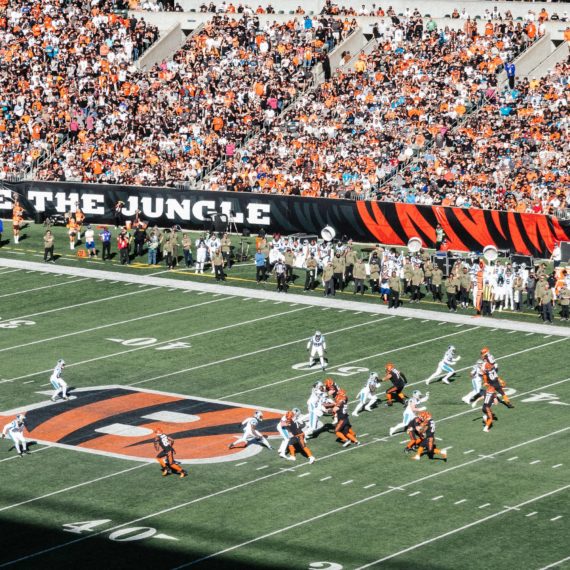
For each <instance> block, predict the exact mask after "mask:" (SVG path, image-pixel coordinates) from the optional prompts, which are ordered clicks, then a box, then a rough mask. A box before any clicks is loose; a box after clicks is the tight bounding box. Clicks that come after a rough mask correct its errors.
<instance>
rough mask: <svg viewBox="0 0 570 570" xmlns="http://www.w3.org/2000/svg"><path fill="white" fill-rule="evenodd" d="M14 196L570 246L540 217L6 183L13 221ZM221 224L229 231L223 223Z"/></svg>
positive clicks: (171, 215)
mask: <svg viewBox="0 0 570 570" xmlns="http://www.w3.org/2000/svg"><path fill="white" fill-rule="evenodd" d="M15 196H18V199H19V201H20V203H21V204H22V206H23V207H24V209H25V211H26V213H27V215H28V217H30V218H32V219H34V218H36V217H37V216H38V214H40V217H41V214H44V213H45V214H46V215H53V214H64V213H65V212H66V211H70V210H71V211H75V208H76V205H77V204H79V206H80V207H81V209H82V210H83V212H84V214H85V215H86V217H87V220H88V221H91V222H93V223H112V222H114V221H115V217H114V213H115V205H116V203H117V202H119V201H122V202H124V204H125V206H124V209H123V215H124V216H125V217H126V218H127V219H128V218H130V217H134V215H135V212H136V211H137V210H140V218H141V219H143V220H147V221H148V222H149V224H150V225H151V226H152V225H155V224H157V225H158V226H161V227H168V226H172V225H174V224H177V225H180V226H181V227H182V228H184V229H198V230H202V229H209V228H210V227H212V224H213V223H214V221H218V222H220V220H221V221H222V222H223V223H225V224H226V225H227V226H228V227H229V225H230V223H231V224H232V227H233V228H235V229H237V230H238V231H243V230H244V229H246V230H249V231H251V232H253V233H257V232H258V231H260V230H261V229H263V230H264V231H265V232H266V233H268V234H269V233H281V234H284V235H291V234H295V233H299V234H311V235H314V234H317V235H320V232H321V230H322V229H323V228H324V227H326V226H331V227H333V228H334V229H335V230H336V235H337V237H342V236H346V238H350V239H353V240H355V241H358V242H364V243H370V242H379V243H383V244H390V245H396V246H402V245H406V244H407V243H408V240H409V239H410V238H411V237H414V236H417V237H419V238H420V239H421V240H422V242H423V245H424V246H427V247H433V246H434V245H435V239H436V227H437V226H438V225H440V226H441V228H442V229H443V231H444V232H445V234H446V236H447V239H448V242H449V244H448V245H449V249H451V250H458V251H475V252H481V251H482V250H483V248H484V247H485V246H487V245H494V246H496V247H497V248H498V249H500V250H511V252H513V253H518V254H523V255H532V256H534V257H537V258H547V257H549V256H550V252H551V251H552V249H553V248H554V245H555V243H556V242H560V241H570V220H559V219H557V218H555V217H552V216H546V215H541V214H519V213H515V212H504V211H496V210H479V209H474V208H472V209H462V208H452V207H444V206H419V205H414V204H402V203H391V202H371V201H366V200H363V201H352V200H333V199H326V198H305V197H300V196H280V195H267V194H250V193H236V192H206V191H199V190H190V191H176V190H173V189H172V188H147V187H138V186H120V185H103V184H75V183H71V182H69V183H67V182H20V183H4V185H3V186H2V187H1V188H0V215H2V217H9V215H10V211H11V209H12V201H13V199H14V197H15ZM223 223H222V225H223Z"/></svg>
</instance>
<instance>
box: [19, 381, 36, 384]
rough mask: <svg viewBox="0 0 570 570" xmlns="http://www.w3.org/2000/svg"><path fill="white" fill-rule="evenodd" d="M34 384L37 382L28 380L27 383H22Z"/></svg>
mask: <svg viewBox="0 0 570 570" xmlns="http://www.w3.org/2000/svg"><path fill="white" fill-rule="evenodd" d="M34 382H35V380H28V381H27V382H22V384H32V383H34Z"/></svg>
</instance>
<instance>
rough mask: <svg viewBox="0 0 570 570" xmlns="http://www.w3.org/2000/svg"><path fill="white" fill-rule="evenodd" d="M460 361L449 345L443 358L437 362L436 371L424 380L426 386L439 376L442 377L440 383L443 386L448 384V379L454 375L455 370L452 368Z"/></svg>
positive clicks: (452, 347)
mask: <svg viewBox="0 0 570 570" xmlns="http://www.w3.org/2000/svg"><path fill="white" fill-rule="evenodd" d="M460 360H461V356H459V355H456V354H455V347H454V346H453V345H452V344H450V345H449V346H448V347H447V350H446V352H445V354H444V355H443V358H442V359H441V360H440V361H439V364H438V365H437V370H436V371H435V372H434V373H433V374H432V375H431V376H430V377H429V378H428V379H427V380H426V385H428V384H429V383H430V382H431V381H432V380H435V379H436V378H438V377H439V376H443V378H442V379H441V381H442V382H443V383H444V384H449V379H450V378H451V377H452V376H453V375H454V374H455V368H453V366H454V365H455V364H456V363H457V362H459V361H460Z"/></svg>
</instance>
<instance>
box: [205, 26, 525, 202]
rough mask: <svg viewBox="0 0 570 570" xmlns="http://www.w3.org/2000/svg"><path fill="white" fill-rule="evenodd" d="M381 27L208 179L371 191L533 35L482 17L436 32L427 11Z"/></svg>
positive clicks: (432, 138)
mask: <svg viewBox="0 0 570 570" xmlns="http://www.w3.org/2000/svg"><path fill="white" fill-rule="evenodd" d="M377 32H378V33H377V42H378V44H377V47H376V48H375V49H374V50H373V51H372V52H371V53H369V54H368V55H366V54H364V53H362V54H361V55H360V57H359V58H358V59H357V61H356V62H355V64H354V65H353V67H352V69H350V70H341V71H340V72H339V73H338V74H337V75H335V76H334V77H333V78H332V79H331V80H328V81H326V82H325V83H323V84H322V85H321V86H319V87H318V88H317V89H316V90H313V91H310V92H309V93H307V94H305V95H304V96H302V97H301V98H300V99H299V101H298V102H297V103H296V104H295V108H294V110H293V112H290V113H288V115H287V117H286V119H285V120H284V121H282V122H280V123H277V124H276V125H274V126H273V128H271V129H267V130H266V131H265V132H264V133H262V134H261V135H260V136H258V137H256V138H255V140H253V141H251V142H250V144H248V145H247V146H246V147H245V148H244V149H241V150H240V151H238V152H237V153H236V154H235V155H234V156H232V157H228V159H227V160H226V161H225V163H224V165H223V168H221V169H219V170H217V171H216V172H214V174H213V175H212V176H211V177H210V179H209V181H208V186H207V187H208V188H211V189H219V190H226V189H227V190H245V191H251V192H266V193H289V194H296V195H303V196H321V197H346V196H347V197H354V196H362V197H364V196H368V195H370V194H371V192H373V191H375V189H376V188H377V187H378V185H379V183H380V182H381V181H382V180H383V179H384V178H385V177H387V176H388V175H390V174H391V173H393V172H394V171H395V170H396V169H397V168H398V166H399V165H400V164H402V163H404V162H406V161H408V160H409V159H410V158H412V157H413V156H414V155H417V154H419V153H421V152H422V150H423V149H425V148H426V147H428V146H431V144H432V143H433V144H436V145H440V144H444V143H445V141H446V137H447V134H448V133H449V132H453V127H454V125H455V124H456V123H457V122H458V121H460V120H461V119H462V118H463V117H464V116H465V115H466V114H468V113H469V112H470V111H471V110H473V109H475V108H476V107H477V106H478V105H480V104H481V103H482V102H484V101H485V99H486V98H488V97H489V96H491V95H492V94H494V93H495V92H496V89H497V74H498V72H499V71H500V70H501V69H502V66H503V65H504V64H505V63H506V62H507V61H510V60H512V59H513V58H514V57H515V56H516V54H518V53H520V52H521V51H522V50H524V49H525V47H526V46H528V44H529V42H531V41H532V38H530V37H529V36H528V34H527V33H526V30H525V28H523V27H522V26H521V25H515V24H514V23H512V22H511V23H497V24H495V25H494V26H493V27H492V29H490V30H486V32H485V33H483V34H480V35H479V33H478V30H477V23H476V22H475V21H474V20H473V21H472V20H466V22H465V27H464V30H458V31H454V30H447V29H446V30H441V31H438V30H437V29H431V31H430V30H429V29H428V28H426V29H424V25H423V21H422V18H421V17H419V16H414V17H412V18H409V19H407V20H406V21H405V22H404V23H398V24H394V23H393V22H392V21H391V20H387V21H384V20H382V21H381V22H380V23H379V25H378V27H377ZM378 85H381V89H378ZM466 160H467V158H466ZM383 198H387V199H397V196H396V195H393V196H383Z"/></svg>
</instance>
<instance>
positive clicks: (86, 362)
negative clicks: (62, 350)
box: [0, 297, 304, 386]
mask: <svg viewBox="0 0 570 570" xmlns="http://www.w3.org/2000/svg"><path fill="white" fill-rule="evenodd" d="M229 298H230V299H233V297H229ZM303 308H304V307H303ZM300 310H302V309H295V311H300ZM295 311H285V312H284V313H275V314H271V315H266V316H263V317H257V318H255V319H251V320H249V321H241V322H236V323H232V324H229V325H224V326H223V327H217V328H215V329H209V330H207V331H202V332H196V333H192V334H189V335H186V336H181V337H177V338H171V339H169V340H164V341H162V342H157V343H155V344H153V345H152V346H153V347H157V346H161V345H163V344H169V343H171V342H177V341H181V340H186V339H189V338H194V337H196V336H201V335H203V334H211V333H215V332H219V331H223V330H227V329H231V328H235V327H240V326H242V325H248V324H251V323H257V322H259V321H263V320H265V319H272V318H274V317H281V316H283V315H288V314H290V313H294V312H295ZM145 348H147V347H146V346H138V347H136V348H130V349H128V350H121V351H119V352H113V353H112V354H107V355H104V356H96V357H94V358H89V359H87V360H81V361H79V362H73V363H71V364H66V365H65V367H66V368H71V367H72V366H81V365H82V364H89V363H90V362H96V361H98V360H105V359H106V358H113V357H114V356H119V355H121V354H127V353H130V352H135V351H137V350H144V349H145ZM51 371H52V369H51V368H50V369H48V370H41V371H40V372H33V373H31V374H25V375H24V376H17V377H16V378H11V379H10V381H13V380H22V379H24V378H31V377H32V376H38V375H40V374H47V373H48V372H51ZM2 382H7V380H0V384H2ZM45 386H51V384H45Z"/></svg>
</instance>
